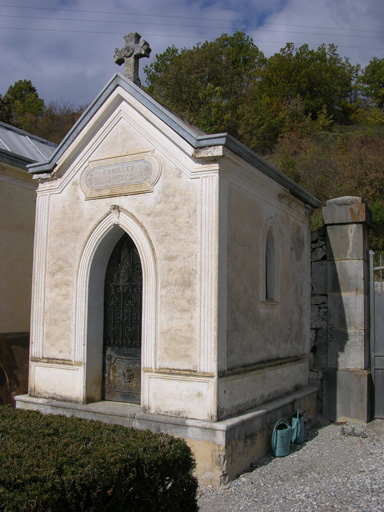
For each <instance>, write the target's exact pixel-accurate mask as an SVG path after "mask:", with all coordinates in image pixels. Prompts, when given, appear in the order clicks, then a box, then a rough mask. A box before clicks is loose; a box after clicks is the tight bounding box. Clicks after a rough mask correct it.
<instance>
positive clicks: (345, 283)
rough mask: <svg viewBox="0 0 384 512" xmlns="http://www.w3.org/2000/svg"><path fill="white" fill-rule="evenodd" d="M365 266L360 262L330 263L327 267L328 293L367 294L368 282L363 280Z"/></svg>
mask: <svg viewBox="0 0 384 512" xmlns="http://www.w3.org/2000/svg"><path fill="white" fill-rule="evenodd" d="M364 274H365V264H364V261H362V260H350V261H348V260H343V261H330V262H328V266H327V281H328V291H329V292H333V293H336V292H343V293H344V292H346V293H355V294H361V293H365V292H366V293H368V290H365V288H367V287H368V280H367V279H365V280H364Z"/></svg>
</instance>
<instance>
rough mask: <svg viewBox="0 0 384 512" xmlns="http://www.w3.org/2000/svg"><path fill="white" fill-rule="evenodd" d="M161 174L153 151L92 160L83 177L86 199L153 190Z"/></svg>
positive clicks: (82, 184) (82, 183)
mask: <svg viewBox="0 0 384 512" xmlns="http://www.w3.org/2000/svg"><path fill="white" fill-rule="evenodd" d="M159 175H160V165H159V161H158V159H157V158H156V157H155V156H154V155H153V154H152V153H148V152H145V153H139V154H135V155H126V156H120V157H115V158H110V159H108V160H96V161H92V162H89V164H88V166H87V167H86V169H85V170H84V172H83V174H82V179H81V186H82V189H83V191H84V193H85V197H86V199H96V198H98V197H111V196H117V195H127V194H140V193H144V192H152V190H153V185H154V184H155V183H156V181H157V180H158V178H159Z"/></svg>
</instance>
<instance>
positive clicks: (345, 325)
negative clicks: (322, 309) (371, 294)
mask: <svg viewBox="0 0 384 512" xmlns="http://www.w3.org/2000/svg"><path fill="white" fill-rule="evenodd" d="M366 301H368V296H366V295H364V294H362V293H359V294H356V293H344V294H340V293H330V294H329V295H328V325H329V329H331V330H337V331H353V330H356V329H364V328H366V322H367V321H368V320H367V319H366V318H365V302H366Z"/></svg>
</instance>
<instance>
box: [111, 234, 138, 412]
mask: <svg viewBox="0 0 384 512" xmlns="http://www.w3.org/2000/svg"><path fill="white" fill-rule="evenodd" d="M104 290H105V291H104V354H103V377H104V399H105V400H114V401H120V402H136V403H140V378H141V312H142V270H141V262H140V256H139V253H138V251H137V248H136V246H135V244H134V242H133V241H132V239H131V238H130V237H129V236H128V235H127V234H124V235H123V236H122V237H121V239H120V240H119V242H118V243H117V244H116V247H115V248H114V250H113V252H112V255H111V257H110V260H109V262H108V267H107V271H106V276H105V287H104Z"/></svg>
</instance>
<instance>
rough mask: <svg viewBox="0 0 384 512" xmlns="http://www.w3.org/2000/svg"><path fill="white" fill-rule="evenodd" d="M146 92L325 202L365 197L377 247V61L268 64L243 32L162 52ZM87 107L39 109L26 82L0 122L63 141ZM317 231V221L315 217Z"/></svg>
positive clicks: (275, 59) (381, 232)
mask: <svg viewBox="0 0 384 512" xmlns="http://www.w3.org/2000/svg"><path fill="white" fill-rule="evenodd" d="M144 72H145V74H146V88H145V89H146V91H147V92H148V93H149V94H150V95H151V96H152V97H153V98H154V99H156V100H157V101H159V102H160V103H161V104H163V105H164V106H165V107H167V108H169V109H171V110H173V111H174V112H176V113H177V114H178V115H180V116H181V117H182V118H184V119H185V120H187V121H188V122H190V123H192V124H194V125H196V126H198V127H199V128H201V129H202V130H204V131H205V132H207V133H218V132H228V133H230V134H231V135H233V136H234V137H235V138H237V139H238V140H240V141H241V142H243V143H244V144H246V145H247V146H248V147H249V148H251V149H252V150H254V151H255V152H257V153H258V154H260V155H261V156H263V157H264V158H265V159H266V160H268V161H270V162H271V163H272V164H274V165H276V166H277V167H278V168H280V169H281V170H282V171H283V172H284V173H285V174H287V175H288V176H289V177H290V178H292V179H293V180H295V181H296V182H297V183H299V184H300V185H302V186H304V187H305V188H307V189H308V190H309V191H310V192H312V193H313V194H314V195H316V196H317V197H318V198H319V199H321V200H322V201H323V202H325V201H326V200H327V199H329V198H332V197H338V196H342V195H357V196H362V197H363V198H364V199H365V200H366V201H367V202H368V204H369V206H370V208H371V210H372V212H373V218H374V228H373V230H372V231H371V246H372V247H373V248H374V249H375V250H377V251H378V250H380V251H381V250H384V193H383V192H384V158H383V157H384V59H378V58H376V57H375V58H373V59H372V60H371V61H370V63H369V64H368V65H367V66H366V67H365V68H362V67H361V66H359V65H352V64H351V63H350V62H349V60H348V59H347V58H343V57H341V56H340V55H339V53H338V50H337V47H336V46H334V45H329V46H326V45H321V46H319V47H318V48H317V49H310V48H309V46H308V45H302V46H300V47H296V46H295V45H293V44H292V43H288V44H287V45H286V46H285V47H284V48H282V49H281V50H280V52H279V53H276V54H274V55H272V56H271V57H269V58H267V57H265V56H264V54H263V53H262V51H261V50H260V49H259V48H258V47H257V46H256V45H255V44H254V43H253V41H252V39H251V38H249V37H248V36H247V35H246V34H244V33H243V32H236V33H235V34H233V35H227V34H222V35H221V36H220V37H219V38H217V39H216V40H214V41H212V42H208V41H207V42H205V43H199V44H197V45H196V46H194V47H193V48H192V49H187V48H182V49H178V48H176V47H175V46H171V47H168V48H167V49H166V50H165V51H164V52H163V53H161V54H158V55H156V57H155V60H154V61H153V62H152V64H150V65H148V66H146V67H145V68H144ZM83 110H84V107H74V106H73V105H70V104H58V103H51V104H49V105H48V106H45V104H44V101H43V100H41V99H40V98H39V96H38V94H37V91H36V89H35V88H34V87H33V85H32V84H31V82H30V81H28V80H21V81H19V82H17V83H15V84H14V85H13V86H10V87H9V89H8V91H7V92H6V94H5V95H4V96H3V97H1V96H0V121H3V122H6V123H9V124H13V125H15V126H19V127H20V128H23V129H25V130H27V131H30V132H32V133H35V134H36V135H40V136H42V137H44V138H47V139H49V140H51V141H53V142H60V140H62V138H63V137H64V135H65V134H66V133H67V132H68V130H69V129H70V128H71V126H72V125H73V123H74V122H75V121H76V120H77V118H78V117H79V116H80V115H81V113H82V112H83ZM313 219H314V221H313V225H314V227H315V226H316V225H317V223H318V222H320V221H321V220H320V219H321V217H320V216H319V214H317V215H316V214H315V215H314V218H313Z"/></svg>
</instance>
